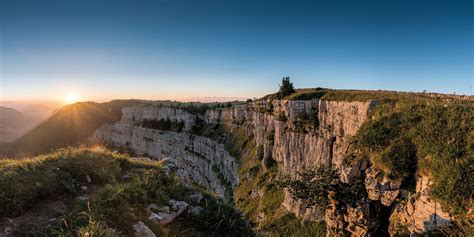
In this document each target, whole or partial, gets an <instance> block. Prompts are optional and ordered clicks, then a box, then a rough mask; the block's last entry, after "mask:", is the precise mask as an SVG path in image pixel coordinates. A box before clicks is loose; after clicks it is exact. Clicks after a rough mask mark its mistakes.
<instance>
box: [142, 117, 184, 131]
mask: <svg viewBox="0 0 474 237" xmlns="http://www.w3.org/2000/svg"><path fill="white" fill-rule="evenodd" d="M141 126H142V127H144V128H152V129H159V130H163V131H175V132H182V131H183V128H184V121H179V122H178V121H171V120H170V119H169V118H167V119H160V120H156V119H144V120H143V121H142V123H141Z"/></svg>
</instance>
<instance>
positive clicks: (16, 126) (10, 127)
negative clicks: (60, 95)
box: [0, 103, 55, 143]
mask: <svg viewBox="0 0 474 237" xmlns="http://www.w3.org/2000/svg"><path fill="white" fill-rule="evenodd" d="M1 105H2V106H0V143H5V142H12V141H14V140H15V139H17V138H19V137H20V136H22V135H24V134H25V133H26V132H28V131H29V130H31V129H33V128H34V127H36V126H37V125H39V124H40V123H41V122H43V121H45V120H46V119H47V118H49V117H50V116H51V115H52V114H53V112H54V110H55V107H50V106H48V105H43V104H25V103H2V104H1Z"/></svg>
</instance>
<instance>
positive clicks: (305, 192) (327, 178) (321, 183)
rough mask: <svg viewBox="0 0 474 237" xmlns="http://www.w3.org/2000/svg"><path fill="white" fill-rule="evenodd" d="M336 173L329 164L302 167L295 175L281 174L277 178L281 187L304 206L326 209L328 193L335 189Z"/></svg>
mask: <svg viewBox="0 0 474 237" xmlns="http://www.w3.org/2000/svg"><path fill="white" fill-rule="evenodd" d="M338 177H339V176H338V174H337V172H336V171H334V170H333V169H332V168H331V167H329V166H320V167H318V168H312V169H304V170H302V171H299V172H297V173H296V176H295V177H291V176H289V175H286V176H283V177H282V178H281V179H280V180H279V186H280V187H281V188H287V189H288V191H289V192H290V193H291V196H292V197H293V198H294V199H296V200H298V199H300V200H301V201H302V202H303V204H304V205H305V206H306V207H314V206H317V207H320V208H321V209H322V210H325V209H326V206H327V205H328V201H329V197H328V194H329V192H331V191H336V190H337V189H338V188H337V185H336V181H337V180H338Z"/></svg>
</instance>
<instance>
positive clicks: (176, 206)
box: [169, 199, 189, 215]
mask: <svg viewBox="0 0 474 237" xmlns="http://www.w3.org/2000/svg"><path fill="white" fill-rule="evenodd" d="M169 205H170V207H171V209H172V210H173V211H176V212H178V215H179V214H181V213H182V212H183V211H184V210H185V209H186V208H187V207H188V205H189V204H188V203H187V202H185V201H177V200H174V199H171V200H170V201H169Z"/></svg>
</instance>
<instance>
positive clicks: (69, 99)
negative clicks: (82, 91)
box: [63, 92, 80, 104]
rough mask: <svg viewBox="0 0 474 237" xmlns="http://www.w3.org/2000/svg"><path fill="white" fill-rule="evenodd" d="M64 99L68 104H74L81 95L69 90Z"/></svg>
mask: <svg viewBox="0 0 474 237" xmlns="http://www.w3.org/2000/svg"><path fill="white" fill-rule="evenodd" d="M63 100H64V103H66V104H73V103H76V102H78V101H79V100H80V96H79V95H78V94H76V93H75V92H69V93H67V94H66V95H65V96H64V99H63Z"/></svg>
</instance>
